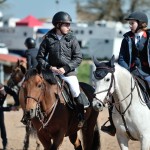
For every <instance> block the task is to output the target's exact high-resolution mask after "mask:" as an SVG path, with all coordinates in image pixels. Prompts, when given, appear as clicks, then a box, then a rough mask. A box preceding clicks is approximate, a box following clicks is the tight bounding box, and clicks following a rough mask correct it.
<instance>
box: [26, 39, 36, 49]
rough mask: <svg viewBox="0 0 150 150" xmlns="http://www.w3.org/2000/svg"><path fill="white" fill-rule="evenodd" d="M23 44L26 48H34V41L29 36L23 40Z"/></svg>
mask: <svg viewBox="0 0 150 150" xmlns="http://www.w3.org/2000/svg"><path fill="white" fill-rule="evenodd" d="M24 45H25V46H26V47H27V48H35V46H36V42H35V40H34V39H33V38H31V37H29V38H27V39H26V40H25V42H24Z"/></svg>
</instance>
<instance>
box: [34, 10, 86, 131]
mask: <svg viewBox="0 0 150 150" xmlns="http://www.w3.org/2000/svg"><path fill="white" fill-rule="evenodd" d="M71 22H72V19H71V17H70V15H69V14H68V13H66V12H58V13H56V14H55V15H54V17H53V19H52V23H53V25H54V28H53V29H52V30H50V31H49V32H48V33H47V34H46V35H45V36H44V38H43V41H42V43H41V45H40V48H39V52H38V55H37V60H38V63H39V65H40V66H42V67H43V68H47V69H50V70H52V72H54V73H56V74H59V75H60V77H61V78H62V79H63V80H65V81H66V82H68V83H69V86H70V89H71V92H72V95H73V97H74V99H75V102H76V104H77V109H78V111H79V114H78V119H79V124H78V127H79V128H80V127H82V126H83V123H84V104H83V101H82V95H81V93H80V88H79V82H78V79H77V77H76V72H75V69H76V68H77V67H78V66H79V65H80V63H81V61H82V53H81V51H80V46H79V43H78V41H77V39H76V37H75V36H74V35H73V33H72V32H71V31H70V23H71Z"/></svg>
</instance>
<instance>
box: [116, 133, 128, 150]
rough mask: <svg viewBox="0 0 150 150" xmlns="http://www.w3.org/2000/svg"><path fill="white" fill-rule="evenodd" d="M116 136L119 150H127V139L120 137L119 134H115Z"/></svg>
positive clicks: (123, 136)
mask: <svg viewBox="0 0 150 150" xmlns="http://www.w3.org/2000/svg"><path fill="white" fill-rule="evenodd" d="M116 136H117V140H118V143H119V146H120V149H121V150H129V148H128V141H129V139H128V137H126V136H125V135H120V134H116Z"/></svg>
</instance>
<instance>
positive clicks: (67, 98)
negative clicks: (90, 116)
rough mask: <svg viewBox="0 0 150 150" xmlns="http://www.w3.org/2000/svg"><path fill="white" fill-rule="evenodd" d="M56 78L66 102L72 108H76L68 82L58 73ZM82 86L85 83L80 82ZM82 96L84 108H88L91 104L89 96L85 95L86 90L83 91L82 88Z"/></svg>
mask: <svg viewBox="0 0 150 150" xmlns="http://www.w3.org/2000/svg"><path fill="white" fill-rule="evenodd" d="M56 80H57V83H58V85H59V87H60V88H61V89H62V90H61V93H62V96H63V98H64V100H65V102H66V104H67V105H68V107H69V108H70V109H76V102H75V101H74V98H73V96H72V94H71V91H70V88H69V85H68V83H67V82H65V81H64V80H62V79H61V77H60V76H59V75H56ZM79 84H80V83H79ZM80 87H81V88H82V87H83V84H80ZM81 96H82V100H83V104H84V109H86V108H88V107H89V106H90V102H89V100H88V98H87V96H86V95H85V93H84V91H82V90H81Z"/></svg>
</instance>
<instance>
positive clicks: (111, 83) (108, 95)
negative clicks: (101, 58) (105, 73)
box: [94, 68, 136, 140]
mask: <svg viewBox="0 0 150 150" xmlns="http://www.w3.org/2000/svg"><path fill="white" fill-rule="evenodd" d="M105 69H106V68H105ZM107 69H108V70H109V68H107ZM110 69H111V68H110ZM109 72H110V73H111V82H110V85H109V88H108V89H106V90H103V91H99V92H96V93H94V98H95V99H97V100H99V101H100V102H101V103H102V104H103V106H105V103H109V104H110V103H111V104H112V105H114V106H115V108H116V110H117V111H118V113H119V114H120V115H121V117H122V120H123V123H124V126H125V129H126V133H127V135H128V136H129V138H130V139H132V140H136V139H135V138H134V137H133V136H132V135H131V134H130V132H129V129H128V126H127V124H126V121H125V118H124V115H125V113H126V111H127V110H128V109H129V107H130V105H131V103H132V93H133V91H134V89H135V87H136V82H135V80H134V86H132V84H131V92H130V93H129V94H128V95H127V96H126V97H125V98H123V99H122V100H120V101H119V102H118V103H117V102H110V101H109V100H108V99H109V98H110V97H111V96H112V94H111V92H110V91H111V88H112V86H113V83H114V87H115V77H114V72H115V70H109ZM132 80H133V77H131V83H133V82H132ZM132 87H133V88H132ZM103 92H107V94H106V97H105V101H106V102H105V103H104V102H102V101H101V100H100V99H98V98H97V97H96V94H99V93H103ZM130 95H131V99H130V102H129V104H128V106H127V108H126V109H125V110H124V111H123V112H121V107H120V103H121V102H123V101H124V100H126V99H127V98H128V97H129V96H130ZM116 105H119V108H117V106H116Z"/></svg>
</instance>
